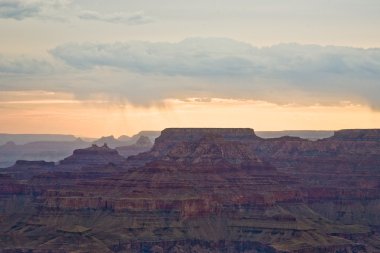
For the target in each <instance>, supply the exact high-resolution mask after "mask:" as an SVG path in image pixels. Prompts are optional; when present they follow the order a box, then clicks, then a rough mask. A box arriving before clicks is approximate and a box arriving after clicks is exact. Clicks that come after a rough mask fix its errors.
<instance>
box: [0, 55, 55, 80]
mask: <svg viewBox="0 0 380 253" xmlns="http://www.w3.org/2000/svg"><path fill="white" fill-rule="evenodd" d="M53 69H54V67H53V66H52V64H51V63H49V62H48V61H46V60H43V59H36V58H32V57H27V56H4V55H1V54H0V75H2V74H3V75H4V74H14V75H30V74H38V75H41V74H48V73H51V72H52V71H53Z"/></svg>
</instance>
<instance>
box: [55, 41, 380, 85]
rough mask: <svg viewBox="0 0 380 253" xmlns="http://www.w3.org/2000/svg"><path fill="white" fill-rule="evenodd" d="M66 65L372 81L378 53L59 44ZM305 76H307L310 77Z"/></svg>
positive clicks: (234, 45)
mask: <svg viewBox="0 0 380 253" xmlns="http://www.w3.org/2000/svg"><path fill="white" fill-rule="evenodd" d="M51 53H52V55H54V56H55V57H56V58H58V59H61V60H63V61H64V62H66V63H67V64H68V65H70V66H72V67H75V68H80V69H88V68H94V67H116V68H120V69H126V70H130V71H135V72H139V73H159V74H165V75H183V76H230V75H239V76H241V75H243V76H263V77H271V78H284V79H293V80H298V79H302V78H310V77H317V76H319V77H326V76H332V75H333V76H336V77H339V76H347V75H349V76H354V77H361V78H362V77H366V78H371V77H373V78H378V77H379V75H380V49H377V48H374V49H361V48H349V47H337V46H327V47H323V46H317V45H299V44H279V45H276V46H272V47H266V48H257V47H254V46H251V45H250V44H246V43H242V42H238V41H234V40H229V39H201V38H192V39H186V40H183V41H181V42H179V43H150V42H128V43H115V44H98V43H85V44H75V43H72V44H65V45H61V46H59V47H57V48H55V49H53V50H51ZM310 75H311V76H310Z"/></svg>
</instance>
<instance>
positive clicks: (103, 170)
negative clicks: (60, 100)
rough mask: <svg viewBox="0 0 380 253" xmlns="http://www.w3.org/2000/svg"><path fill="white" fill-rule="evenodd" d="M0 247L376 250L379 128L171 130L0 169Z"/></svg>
mask: <svg viewBox="0 0 380 253" xmlns="http://www.w3.org/2000/svg"><path fill="white" fill-rule="evenodd" d="M149 145H150V143H149V141H148V140H144V139H142V140H141V141H140V142H138V143H136V146H134V147H130V148H124V149H120V150H121V151H123V152H129V150H130V149H136V148H139V147H146V146H149ZM0 252H154V253H158V252H170V253H180V252H186V253H187V252H194V253H195V252H197V253H203V252H212V253H217V252H226V253H235V252H236V253H238V252H246V253H248V252H294V253H314V252H315V253H317V252H318V253H319V252H321V253H324V252H329V253H330V252H331V253H334V252H336V253H338V252H339V253H352V252H357V253H359V252H371V253H372V252H380V131H379V130H342V131H337V132H336V133H335V134H334V136H332V137H330V138H326V139H321V140H317V141H310V140H305V139H302V138H297V137H281V138H271V139H262V138H259V137H257V136H256V135H255V133H254V131H253V130H252V129H239V128H237V129H228V128H227V129H225V128H224V129H223V128H215V129H212V128H211V129H202V128H186V129H179V128H171V129H165V130H164V131H162V134H161V136H160V137H159V138H157V139H156V141H155V144H154V146H153V148H152V149H151V150H150V151H148V152H144V153H141V154H139V155H136V156H132V157H130V158H128V159H124V158H123V157H122V156H120V155H119V153H118V151H117V150H115V149H112V148H109V147H107V146H103V147H99V146H92V147H90V148H87V149H79V150H76V151H74V153H73V155H72V156H70V157H68V158H66V159H64V160H62V161H61V162H60V163H58V164H51V163H44V162H26V161H22V162H17V163H16V164H15V165H14V166H12V167H10V168H7V169H4V170H0Z"/></svg>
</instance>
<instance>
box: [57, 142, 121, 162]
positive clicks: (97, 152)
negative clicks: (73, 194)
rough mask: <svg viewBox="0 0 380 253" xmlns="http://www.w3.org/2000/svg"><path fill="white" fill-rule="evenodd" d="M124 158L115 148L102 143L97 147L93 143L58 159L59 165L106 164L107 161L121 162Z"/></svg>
mask: <svg viewBox="0 0 380 253" xmlns="http://www.w3.org/2000/svg"><path fill="white" fill-rule="evenodd" d="M123 162H125V158H124V157H122V156H121V155H120V154H119V153H118V152H117V150H115V149H111V148H109V147H108V146H107V144H104V145H103V146H101V147H99V146H97V145H95V144H93V145H92V146H91V147H89V148H85V149H76V150H74V152H73V154H72V155H71V156H69V157H66V158H65V159H63V160H62V161H60V164H61V165H69V164H70V165H71V164H72V165H106V164H109V163H113V164H122V163H123Z"/></svg>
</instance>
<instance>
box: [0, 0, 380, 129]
mask: <svg viewBox="0 0 380 253" xmlns="http://www.w3.org/2000/svg"><path fill="white" fill-rule="evenodd" d="M379 13H380V1H378V0H318V1H311V0H310V1H309V0H286V1H284V0H235V1H231V0H218V1H215V0H214V1H211V0H193V1H183V0H176V1H174V0H139V1H125V0H124V1H123V0H108V1H104V0H103V1H100V0H0V115H1V116H0V132H3V133H65V134H75V135H77V136H88V137H97V136H103V135H110V134H113V135H115V136H119V135H122V134H128V135H131V134H135V133H136V132H138V131H140V130H161V129H163V128H166V127H250V128H254V129H256V130H288V129H319V130H335V129H343V128H380V29H379V28H380V15H379Z"/></svg>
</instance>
